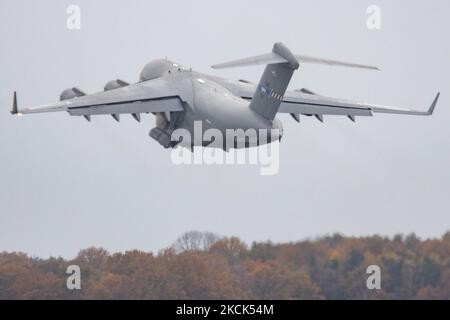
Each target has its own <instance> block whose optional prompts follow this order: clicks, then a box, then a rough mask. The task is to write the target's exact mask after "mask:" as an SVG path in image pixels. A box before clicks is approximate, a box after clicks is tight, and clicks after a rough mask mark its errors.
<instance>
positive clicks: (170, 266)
mask: <svg viewBox="0 0 450 320" xmlns="http://www.w3.org/2000/svg"><path fill="white" fill-rule="evenodd" d="M69 265H78V266H79V267H80V269H81V290H68V289H67V286H66V280H67V278H68V276H69V275H68V274H66V270H67V267H68V266H69ZM370 265H378V266H379V267H380V269H381V289H380V290H369V289H368V288H367V286H366V281H367V278H368V277H369V276H370V274H367V272H366V271H367V267H368V266H370ZM0 299H450V232H447V233H446V234H445V235H444V236H443V237H441V238H440V239H427V240H421V239H419V238H418V237H417V236H415V235H414V234H411V235H408V236H401V235H397V236H395V237H393V238H387V237H380V236H371V237H344V236H341V235H338V234H336V235H333V236H327V237H322V238H319V239H315V240H304V241H300V242H296V243H287V244H274V243H271V242H263V243H253V244H251V245H250V246H248V245H246V244H245V243H244V242H242V241H241V240H240V239H239V238H236V237H230V238H228V237H219V236H217V235H214V234H211V233H204V232H195V231H193V232H188V233H186V234H184V235H183V236H181V237H180V238H179V239H178V240H177V241H176V242H175V243H174V244H173V246H171V247H170V248H167V249H164V250H161V251H160V252H159V253H157V254H153V253H147V252H142V251H137V250H134V251H128V252H125V253H114V254H111V253H109V252H107V251H106V250H104V249H102V248H88V249H85V250H81V251H80V253H79V254H78V256H77V257H76V258H75V259H73V260H64V259H62V258H49V259H39V258H34V257H28V256H27V255H26V254H23V253H7V252H4V253H0Z"/></svg>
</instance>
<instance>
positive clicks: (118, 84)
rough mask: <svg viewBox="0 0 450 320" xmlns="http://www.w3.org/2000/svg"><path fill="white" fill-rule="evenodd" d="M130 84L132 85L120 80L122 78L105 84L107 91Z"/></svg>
mask: <svg viewBox="0 0 450 320" xmlns="http://www.w3.org/2000/svg"><path fill="white" fill-rule="evenodd" d="M128 85H130V84H129V83H128V82H126V81H123V80H120V79H117V80H111V81H109V82H108V83H107V84H106V85H105V91H109V90H114V89H118V88H122V87H126V86H128Z"/></svg>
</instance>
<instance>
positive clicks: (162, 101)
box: [11, 79, 184, 120]
mask: <svg viewBox="0 0 450 320" xmlns="http://www.w3.org/2000/svg"><path fill="white" fill-rule="evenodd" d="M69 90H73V91H74V94H76V95H77V96H76V97H74V98H71V99H67V100H63V101H60V102H56V103H53V104H48V105H42V106H36V107H26V108H23V109H22V108H21V109H18V107H17V97H16V94H14V104H13V110H12V111H11V113H12V114H19V115H22V114H33V113H43V112H57V111H67V112H68V113H69V114H70V115H73V116H85V117H86V118H87V119H88V120H90V116H91V115H102V114H108V115H113V116H114V118H115V119H116V120H118V117H119V115H120V114H133V116H135V118H136V119H138V115H139V114H141V113H150V112H170V111H183V110H184V109H183V102H182V99H181V97H180V89H179V88H178V87H177V86H175V85H171V84H170V83H169V82H168V81H166V80H165V79H154V80H150V81H146V82H141V83H137V84H132V85H127V86H124V87H120V88H116V89H113V90H109V91H105V92H98V93H94V94H89V95H84V93H82V92H81V91H80V90H79V89H77V88H73V89H69Z"/></svg>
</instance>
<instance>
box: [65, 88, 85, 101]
mask: <svg viewBox="0 0 450 320" xmlns="http://www.w3.org/2000/svg"><path fill="white" fill-rule="evenodd" d="M85 95H86V93H84V92H83V91H81V90H80V89H78V88H75V87H74V88H69V89H66V90H64V91H63V92H62V93H61V95H60V96H59V99H60V100H61V101H64V100H68V99H73V98H76V97H82V96H85Z"/></svg>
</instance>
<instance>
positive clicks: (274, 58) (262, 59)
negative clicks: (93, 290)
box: [212, 52, 379, 70]
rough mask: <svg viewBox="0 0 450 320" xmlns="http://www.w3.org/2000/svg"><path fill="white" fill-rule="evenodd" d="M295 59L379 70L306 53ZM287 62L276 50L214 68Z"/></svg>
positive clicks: (296, 56) (301, 61)
mask: <svg viewBox="0 0 450 320" xmlns="http://www.w3.org/2000/svg"><path fill="white" fill-rule="evenodd" d="M293 56H294V57H295V59H297V61H298V62H299V63H300V64H301V63H313V64H324V65H329V66H340V67H350V68H360V69H369V70H379V69H378V68H377V67H373V66H368V65H364V64H357V63H352V62H344V61H338V60H329V59H324V58H317V57H311V56H304V55H298V54H294V55H293ZM285 62H286V63H287V62H289V61H288V60H287V59H286V58H284V57H282V56H281V55H279V54H277V53H276V52H270V53H266V54H262V55H258V56H253V57H249V58H244V59H239V60H233V61H230V62H225V63H220V64H216V65H213V66H212V68H213V69H224V68H234V67H244V66H255V65H265V64H277V63H285Z"/></svg>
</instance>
